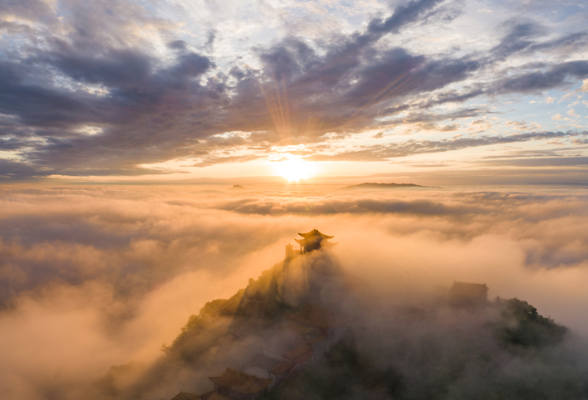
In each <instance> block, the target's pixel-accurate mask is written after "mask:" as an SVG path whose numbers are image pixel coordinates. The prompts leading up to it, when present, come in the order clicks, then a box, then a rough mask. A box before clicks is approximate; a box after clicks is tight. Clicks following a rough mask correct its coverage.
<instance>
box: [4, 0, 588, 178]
mask: <svg viewBox="0 0 588 400" xmlns="http://www.w3.org/2000/svg"><path fill="white" fill-rule="evenodd" d="M62 7H63V9H65V10H68V12H66V13H64V15H63V18H62V19H61V20H59V22H57V19H56V18H55V17H56V14H55V12H56V11H55V10H54V9H52V8H50V7H49V6H47V5H46V4H45V3H41V2H36V1H29V2H27V3H26V4H24V3H18V5H16V3H14V4H13V3H7V4H3V10H5V12H9V11H6V10H10V13H12V14H15V15H17V14H18V15H21V16H22V17H23V18H24V17H25V16H26V18H30V19H34V20H35V21H37V22H38V23H39V25H38V26H29V27H28V28H27V29H29V31H22V32H20V33H19V35H20V34H23V35H24V37H25V38H27V40H28V42H27V45H26V46H24V45H23V46H22V47H21V48H20V49H19V48H11V49H10V50H9V51H7V52H6V53H5V56H4V57H2V59H0V113H2V114H4V115H6V116H10V117H11V119H4V120H3V123H2V124H1V125H0V143H1V144H2V145H3V147H4V148H5V150H13V151H14V150H19V151H20V159H21V160H22V162H23V163H28V164H29V165H30V166H31V168H32V169H31V171H33V170H51V171H53V172H54V173H55V174H63V175H83V174H88V175H89V174H104V175H117V174H126V173H129V174H137V173H142V172H145V173H147V174H150V173H151V172H152V171H150V170H149V169H141V168H138V167H137V165H139V164H149V163H157V162H165V161H168V160H170V159H178V158H182V157H191V156H195V155H196V156H199V157H206V156H208V157H209V160H213V159H220V158H219V157H222V156H223V155H222V154H217V153H216V151H217V148H215V147H214V145H213V142H215V141H216V140H217V139H214V137H215V135H219V134H226V133H227V132H234V131H239V132H248V133H250V136H249V138H248V140H241V141H240V142H239V141H238V140H234V141H233V142H232V144H231V146H232V147H233V148H234V149H241V150H248V151H251V152H252V153H254V154H252V157H260V156H263V154H264V151H265V150H267V149H268V148H271V146H280V145H288V144H310V143H317V142H324V141H327V140H329V139H328V138H329V136H327V135H326V134H327V133H330V134H335V135H339V136H338V137H345V136H346V135H351V134H353V133H356V132H361V131H364V130H365V129H380V128H383V127H384V126H385V125H386V124H388V125H391V126H394V125H395V124H399V123H400V120H398V121H394V120H392V121H388V122H386V123H383V122H382V121H381V118H383V117H386V116H393V115H396V114H399V113H400V112H403V111H405V112H406V111H408V112H409V115H408V116H407V117H406V118H403V119H402V121H403V123H407V124H414V125H416V126H417V127H418V126H419V125H420V128H421V129H440V130H450V129H453V128H455V126H453V128H452V125H451V124H444V125H443V126H444V128H443V126H439V125H437V123H441V122H443V118H445V119H447V120H453V119H455V118H460V116H459V115H461V116H463V115H466V114H468V112H470V113H472V112H471V110H472V108H471V107H466V108H464V109H462V110H460V111H456V112H454V113H448V114H439V113H429V111H428V109H430V108H431V107H434V106H436V105H440V104H445V103H448V102H453V103H463V102H466V101H468V100H471V99H473V98H475V97H479V96H483V95H490V96H498V95H504V94H526V93H538V92H540V91H544V90H547V89H551V88H558V87H563V86H566V85H569V84H571V83H573V82H574V80H577V79H585V78H586V77H587V76H588V67H587V64H586V61H584V60H578V61H573V62H563V63H556V64H549V63H544V64H543V65H542V66H541V67H537V70H536V71H531V72H525V71H519V72H518V73H516V72H515V73H512V72H508V75H506V74H507V72H506V71H500V68H499V67H498V66H497V65H498V63H499V62H500V60H506V59H507V58H509V57H511V56H513V55H517V54H522V53H524V52H526V53H525V54H535V53H536V52H540V51H551V50H549V49H554V51H555V49H562V48H572V47H574V46H576V47H577V46H582V43H584V42H585V33H584V32H576V33H570V34H568V35H564V36H561V37H559V38H555V39H550V40H547V41H541V40H542V39H543V38H544V36H545V35H546V28H544V27H543V26H541V25H539V24H538V23H537V22H535V21H534V20H533V19H531V18H530V17H529V18H527V19H524V20H520V19H511V20H509V21H508V22H507V23H505V24H503V25H502V28H501V29H502V30H503V31H504V30H506V33H505V34H504V35H503V37H502V39H501V41H500V44H498V45H497V46H495V47H494V48H493V49H491V51H490V52H489V53H488V54H478V53H471V54H465V55H464V53H460V55H459V56H456V55H453V54H428V55H425V54H420V53H418V52H415V51H414V50H413V51H411V50H409V49H408V47H402V46H401V44H400V43H397V42H394V44H390V43H387V44H385V45H384V44H383V42H384V40H383V39H384V38H386V40H391V38H392V37H394V35H398V34H399V33H401V32H404V31H405V30H406V29H408V28H409V27H414V26H421V25H425V24H430V25H433V24H444V23H447V21H448V20H451V19H452V18H455V17H456V16H458V15H459V4H458V3H455V2H444V1H439V0H414V1H410V2H403V3H399V4H398V5H397V6H396V7H395V8H394V9H393V11H392V12H391V13H390V14H389V15H387V16H384V15H379V16H376V17H374V18H372V19H371V20H369V21H368V23H367V24H366V27H365V28H364V29H362V30H360V31H356V32H352V33H349V34H345V35H344V34H340V33H336V32H333V33H332V34H331V35H326V36H324V37H323V38H321V39H320V40H315V41H314V42H311V41H308V40H306V39H305V38H301V37H295V36H287V37H285V38H283V39H280V40H279V41H277V42H274V43H273V44H272V45H271V46H268V47H262V46H257V47H256V48H255V51H254V53H253V54H252V56H254V57H257V58H258V60H259V61H260V63H261V64H260V67H259V68H257V69H255V68H251V67H248V68H244V67H243V66H242V65H241V66H239V65H240V64H239V63H237V60H238V57H237V56H235V57H234V58H233V59H231V60H229V63H228V65H230V67H226V65H227V60H223V61H222V62H221V63H219V61H218V60H215V59H214V58H213V57H212V56H211V55H209V54H210V53H211V51H212V46H213V44H214V43H215V41H216V40H217V39H218V37H219V35H221V33H220V32H218V31H215V30H214V29H209V30H207V31H206V32H207V36H206V40H204V41H203V42H202V45H201V46H194V47H190V46H188V44H187V43H186V42H185V41H184V40H181V39H172V38H173V34H172V31H173V30H172V25H171V24H170V22H169V21H166V20H164V19H162V18H161V17H160V16H159V15H158V14H157V13H151V12H150V9H149V8H142V7H139V6H137V5H133V4H130V5H124V4H122V3H119V2H117V1H115V0H109V1H105V2H100V3H92V4H87V5H82V4H81V3H78V2H75V1H72V2H66V3H63V5H62ZM48 16H49V17H50V16H53V19H51V18H49V17H48ZM131 21H132V23H131ZM56 24H58V25H59V24H61V25H59V29H57V27H58V25H56ZM133 26H135V27H137V26H145V27H149V28H150V29H154V32H155V33H154V34H156V35H160V36H161V37H165V38H166V40H165V43H167V49H168V50H167V51H169V52H170V53H169V54H166V55H165V56H163V55H162V54H159V53H156V52H155V51H154V49H153V46H152V45H151V43H149V42H148V41H146V40H145V39H144V38H142V37H140V36H139V35H137V33H136V30H133V29H134V28H132V27H133ZM66 27H67V29H65V28H66ZM61 32H67V34H62V33H61ZM191 48H194V49H201V50H202V51H199V52H195V51H192V50H190V49H191ZM578 48H579V47H578ZM25 50H26V51H25ZM529 68H530V67H529ZM482 72H488V73H491V76H492V77H493V79H490V80H488V79H483V80H482V81H478V78H479V74H480V73H482ZM464 82H467V85H463V86H461V87H460V88H456V87H455V85H461V84H463V83H464ZM488 112H489V111H488V110H483V109H479V111H478V112H477V113H476V112H474V114H476V115H478V114H483V113H488ZM472 116H473V115H472ZM88 129H90V130H95V131H96V132H97V134H94V135H88V134H87V133H86V131H87V130H88ZM227 143H228V142H227ZM243 146H250V147H249V149H247V148H245V147H243ZM411 146H412V144H411ZM442 147H444V148H446V150H444V151H448V150H450V149H451V146H442ZM256 148H257V149H262V150H261V151H259V152H257V153H256V150H255V149H256ZM456 148H461V147H459V146H457V147H456ZM401 150H402V149H400V150H399V151H401ZM423 152H426V151H425V150H423ZM317 157H318V158H317V159H319V158H321V157H323V156H317ZM386 157H388V156H385V157H381V158H383V159H385V158H386ZM339 158H341V157H338V158H337V157H335V158H331V159H333V160H334V159H339ZM372 159H373V158H372ZM205 164H206V165H211V164H210V163H208V164H207V162H204V161H200V165H205ZM84 171H85V172H84ZM154 173H157V172H154Z"/></svg>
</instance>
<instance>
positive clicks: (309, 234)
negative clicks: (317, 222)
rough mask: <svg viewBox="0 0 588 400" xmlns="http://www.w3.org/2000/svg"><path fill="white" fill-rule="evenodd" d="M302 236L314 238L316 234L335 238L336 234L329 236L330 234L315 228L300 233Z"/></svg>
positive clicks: (323, 237) (326, 237) (324, 237)
mask: <svg viewBox="0 0 588 400" xmlns="http://www.w3.org/2000/svg"><path fill="white" fill-rule="evenodd" d="M298 234H299V235H300V236H302V237H303V238H305V239H310V238H314V237H316V236H318V237H319V238H321V239H333V238H334V237H335V236H329V235H325V234H324V233H321V232H319V230H318V229H313V230H312V231H310V232H306V233H298Z"/></svg>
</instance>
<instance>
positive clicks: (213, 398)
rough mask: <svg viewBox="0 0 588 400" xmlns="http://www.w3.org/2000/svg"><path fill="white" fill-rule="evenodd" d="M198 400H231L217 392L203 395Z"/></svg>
mask: <svg viewBox="0 0 588 400" xmlns="http://www.w3.org/2000/svg"><path fill="white" fill-rule="evenodd" d="M198 399H200V400H231V399H229V398H228V397H225V396H223V395H222V394H219V393H217V392H208V393H205V394H203V395H202V396H200V397H198ZM172 400H173V399H172ZM182 400H183V399H182Z"/></svg>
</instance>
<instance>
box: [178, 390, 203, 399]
mask: <svg viewBox="0 0 588 400" xmlns="http://www.w3.org/2000/svg"><path fill="white" fill-rule="evenodd" d="M171 400H200V396H198V395H197V394H194V393H186V392H180V393H178V394H177V395H175V396H174V398H173V399H171Z"/></svg>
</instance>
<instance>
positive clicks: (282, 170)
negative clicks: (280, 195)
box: [275, 158, 315, 182]
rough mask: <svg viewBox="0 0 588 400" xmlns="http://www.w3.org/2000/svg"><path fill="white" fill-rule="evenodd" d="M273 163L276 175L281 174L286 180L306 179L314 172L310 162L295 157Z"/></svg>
mask: <svg viewBox="0 0 588 400" xmlns="http://www.w3.org/2000/svg"><path fill="white" fill-rule="evenodd" d="M275 164H276V165H275V169H276V173H277V175H280V176H282V177H283V178H284V179H286V180H287V181H288V182H298V181H299V180H301V179H308V178H310V177H311V176H312V175H313V174H314V172H315V171H314V168H313V165H312V164H311V163H309V162H305V161H302V160H300V159H297V158H292V159H289V160H285V161H280V162H277V163H275Z"/></svg>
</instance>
